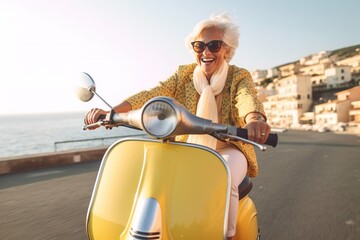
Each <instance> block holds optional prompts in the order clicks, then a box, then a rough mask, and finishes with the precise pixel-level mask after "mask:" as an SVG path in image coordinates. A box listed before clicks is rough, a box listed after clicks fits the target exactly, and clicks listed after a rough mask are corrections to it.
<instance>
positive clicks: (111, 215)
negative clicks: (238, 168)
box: [87, 139, 230, 240]
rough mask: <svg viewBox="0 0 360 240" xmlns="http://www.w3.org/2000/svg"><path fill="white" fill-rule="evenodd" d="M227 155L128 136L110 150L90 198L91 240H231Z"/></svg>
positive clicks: (196, 146)
mask: <svg viewBox="0 0 360 240" xmlns="http://www.w3.org/2000/svg"><path fill="white" fill-rule="evenodd" d="M229 186H230V177H229V170H228V168H227V166H226V163H225V161H224V159H223V158H222V157H221V156H220V155H219V154H218V153H216V152H215V151H212V150H210V149H208V148H206V147H202V146H198V145H192V144H185V143H162V142H159V141H155V140H144V139H126V140H122V141H119V142H117V143H115V144H114V145H113V146H112V147H110V148H109V149H108V151H107V152H106V154H105V156H104V158H103V161H102V164H101V168H100V170H99V173H98V177H97V180H96V184H95V187H94V191H93V195H92V199H91V202H90V206H89V210H88V218H87V231H88V236H89V238H90V239H117V240H119V239H124V240H125V239H165V240H167V239H225V238H226V228H227V216H228V202H229V195H230V187H229Z"/></svg>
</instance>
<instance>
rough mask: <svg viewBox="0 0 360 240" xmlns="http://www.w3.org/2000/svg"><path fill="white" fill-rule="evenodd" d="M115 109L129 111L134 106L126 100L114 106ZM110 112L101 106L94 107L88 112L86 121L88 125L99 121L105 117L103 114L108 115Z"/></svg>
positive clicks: (93, 127)
mask: <svg viewBox="0 0 360 240" xmlns="http://www.w3.org/2000/svg"><path fill="white" fill-rule="evenodd" d="M113 110H114V112H116V113H123V112H128V111H130V110H132V107H131V104H130V103H129V102H127V101H124V102H122V103H120V104H119V105H117V106H115V107H113ZM108 113H110V111H105V110H103V109H100V108H93V109H91V110H90V111H89V112H88V113H86V115H85V119H84V123H85V124H86V125H89V124H94V123H96V122H97V121H99V120H100V119H101V118H103V117H102V116H106V114H108ZM98 127H99V126H98V125H95V126H91V127H89V128H88V129H89V130H94V129H96V128H98Z"/></svg>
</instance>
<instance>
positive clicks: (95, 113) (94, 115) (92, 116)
mask: <svg viewBox="0 0 360 240" xmlns="http://www.w3.org/2000/svg"><path fill="white" fill-rule="evenodd" d="M107 113H109V111H105V110H103V109H100V108H93V109H91V110H90V111H89V112H87V113H86V115H85V118H84V123H85V124H86V125H90V124H94V123H96V122H97V121H99V119H100V117H101V116H104V115H106V114H107ZM98 127H100V126H99V125H94V126H91V127H88V128H87V129H89V130H95V129H96V128H98Z"/></svg>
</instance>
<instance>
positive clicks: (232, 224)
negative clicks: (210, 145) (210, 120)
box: [217, 146, 247, 237]
mask: <svg viewBox="0 0 360 240" xmlns="http://www.w3.org/2000/svg"><path fill="white" fill-rule="evenodd" d="M217 152H218V153H219V154H220V155H221V156H222V157H223V158H224V159H225V161H226V162H227V164H228V166H229V169H230V174H231V196H230V207H229V219H228V231H227V237H232V236H234V235H235V231H236V220H237V214H238V208H239V192H238V186H239V184H240V183H241V182H242V180H243V179H244V178H245V176H246V173H247V160H246V158H245V156H244V154H243V153H242V152H241V151H240V150H238V149H236V148H235V147H232V146H231V147H226V148H222V149H217Z"/></svg>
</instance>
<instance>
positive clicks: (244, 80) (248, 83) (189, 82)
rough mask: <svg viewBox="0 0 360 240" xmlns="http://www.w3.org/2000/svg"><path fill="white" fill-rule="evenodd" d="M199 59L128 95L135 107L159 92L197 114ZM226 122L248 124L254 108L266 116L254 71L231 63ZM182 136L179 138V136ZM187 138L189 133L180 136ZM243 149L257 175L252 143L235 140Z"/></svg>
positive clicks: (224, 112) (225, 98)
mask: <svg viewBox="0 0 360 240" xmlns="http://www.w3.org/2000/svg"><path fill="white" fill-rule="evenodd" d="M195 67H196V63H193V64H189V65H183V66H180V67H179V68H178V70H177V71H176V72H175V74H174V75H172V76H171V77H170V78H168V79H167V80H166V81H164V82H160V84H159V85H158V86H156V87H154V88H152V89H150V90H148V91H142V92H139V93H137V94H135V95H133V96H131V97H130V98H128V99H126V101H128V102H129V103H130V104H131V106H132V109H138V108H141V107H142V106H143V105H144V104H145V103H146V102H147V101H148V100H150V99H151V98H153V97H156V96H167V97H171V98H174V99H176V100H177V101H179V102H180V103H181V104H182V105H183V106H184V107H186V108H187V109H188V110H189V111H190V112H192V113H193V114H195V113H196V107H197V102H198V100H199V97H200V95H199V94H198V93H197V91H196V89H195V87H194V84H193V79H192V78H193V72H194V69H195ZM222 95H223V96H222V109H221V112H222V120H221V121H222V123H223V124H231V125H235V126H237V127H242V126H244V125H245V120H244V119H245V117H246V115H247V114H249V113H251V112H260V113H262V114H263V115H264V116H265V113H264V109H263V106H262V104H261V102H260V101H259V100H258V98H257V97H256V90H255V88H254V86H253V80H252V78H251V75H250V73H249V72H248V71H247V70H245V69H243V68H238V67H236V66H234V65H230V66H229V70H228V76H227V79H226V83H225V86H224V89H223V92H222ZM177 140H179V139H177ZM180 140H181V141H186V137H185V138H182V139H180ZM231 143H232V144H234V145H235V146H236V147H237V148H238V149H240V151H242V152H243V153H244V155H245V157H246V158H247V161H248V173H247V174H248V176H250V177H256V176H257V174H258V164H257V160H256V155H255V151H254V148H253V146H252V145H249V144H246V143H241V142H231Z"/></svg>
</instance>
